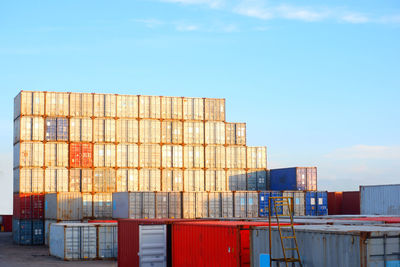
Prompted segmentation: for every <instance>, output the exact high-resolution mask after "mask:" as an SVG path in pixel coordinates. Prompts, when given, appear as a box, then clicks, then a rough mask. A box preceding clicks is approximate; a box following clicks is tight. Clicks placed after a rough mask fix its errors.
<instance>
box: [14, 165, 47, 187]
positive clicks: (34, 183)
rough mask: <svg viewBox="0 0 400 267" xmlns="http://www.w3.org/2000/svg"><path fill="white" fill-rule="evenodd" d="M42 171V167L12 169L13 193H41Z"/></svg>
mask: <svg viewBox="0 0 400 267" xmlns="http://www.w3.org/2000/svg"><path fill="white" fill-rule="evenodd" d="M43 192H44V171H43V169H42V168H22V169H15V170H14V193H43Z"/></svg>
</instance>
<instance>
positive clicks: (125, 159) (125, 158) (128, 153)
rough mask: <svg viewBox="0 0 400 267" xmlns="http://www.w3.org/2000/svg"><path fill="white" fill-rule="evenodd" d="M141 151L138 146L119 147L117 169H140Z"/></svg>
mask: <svg viewBox="0 0 400 267" xmlns="http://www.w3.org/2000/svg"><path fill="white" fill-rule="evenodd" d="M138 156H139V149H138V145H136V144H119V145H117V167H138V166H139V159H138Z"/></svg>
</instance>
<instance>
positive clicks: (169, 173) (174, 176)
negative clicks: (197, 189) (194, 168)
mask: <svg viewBox="0 0 400 267" xmlns="http://www.w3.org/2000/svg"><path fill="white" fill-rule="evenodd" d="M161 190H162V191H165V192H170V191H183V171H182V170H165V169H164V170H163V171H162V187H161Z"/></svg>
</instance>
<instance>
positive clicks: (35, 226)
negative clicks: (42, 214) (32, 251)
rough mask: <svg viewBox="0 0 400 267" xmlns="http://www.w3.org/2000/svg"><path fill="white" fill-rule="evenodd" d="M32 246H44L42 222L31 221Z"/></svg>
mask: <svg viewBox="0 0 400 267" xmlns="http://www.w3.org/2000/svg"><path fill="white" fill-rule="evenodd" d="M32 244H33V245H43V244H44V221H42V220H32Z"/></svg>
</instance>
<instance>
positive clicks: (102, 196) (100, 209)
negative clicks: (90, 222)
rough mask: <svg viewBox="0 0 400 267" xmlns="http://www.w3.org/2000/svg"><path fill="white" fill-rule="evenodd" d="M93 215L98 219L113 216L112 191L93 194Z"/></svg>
mask: <svg viewBox="0 0 400 267" xmlns="http://www.w3.org/2000/svg"><path fill="white" fill-rule="evenodd" d="M93 217H94V218H96V219H111V218H112V193H95V194H93Z"/></svg>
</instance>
